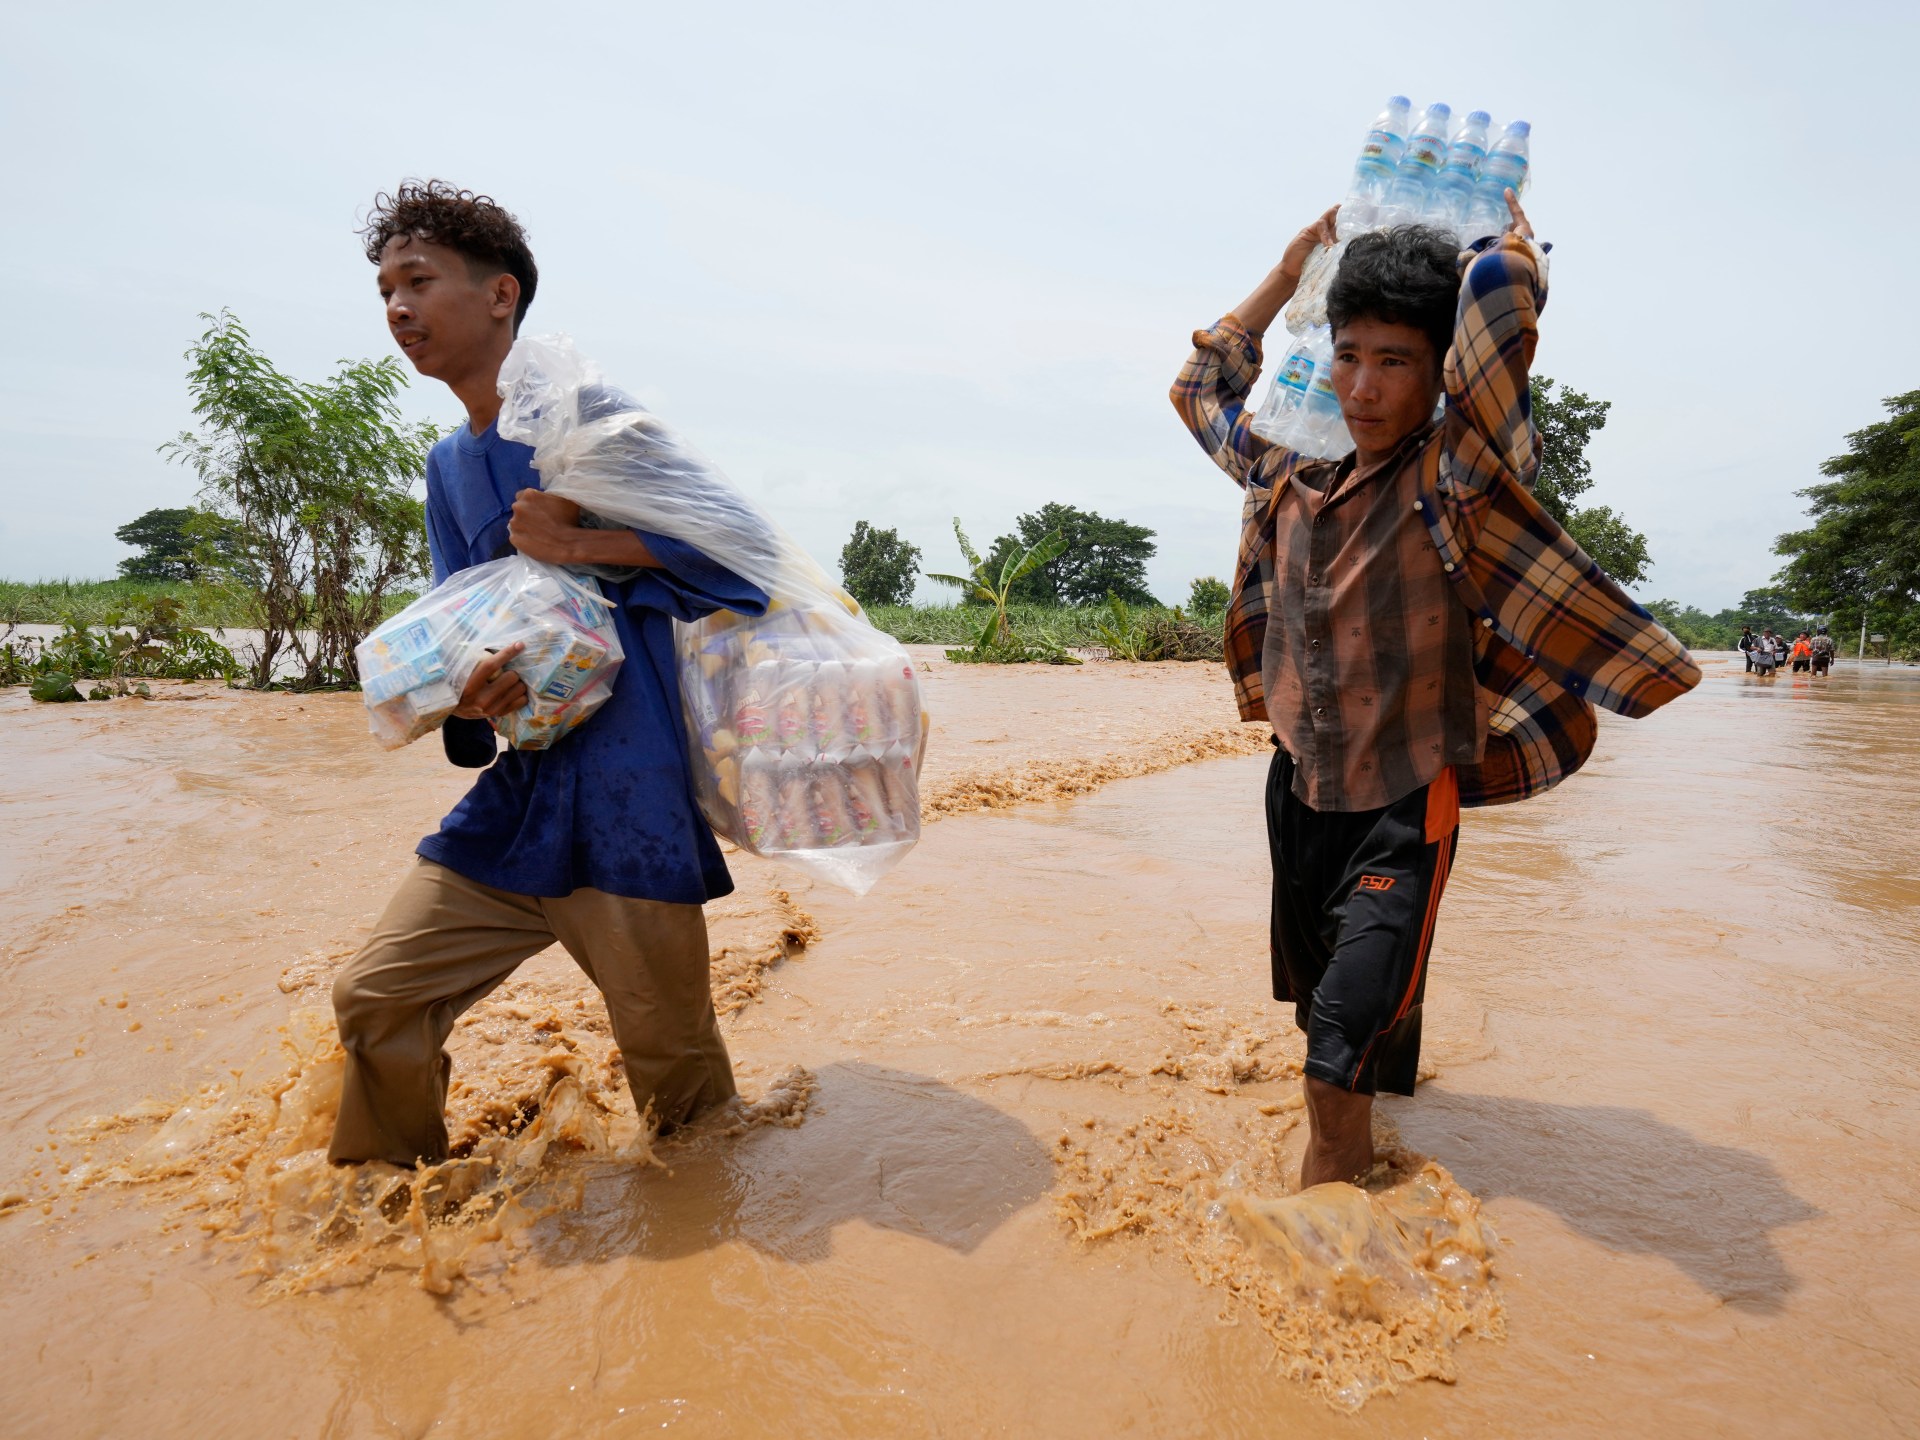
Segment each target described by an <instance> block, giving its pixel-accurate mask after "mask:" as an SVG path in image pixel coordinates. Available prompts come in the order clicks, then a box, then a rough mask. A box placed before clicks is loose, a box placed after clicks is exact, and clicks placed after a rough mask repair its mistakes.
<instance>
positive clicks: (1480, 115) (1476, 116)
mask: <svg viewBox="0 0 1920 1440" xmlns="http://www.w3.org/2000/svg"><path fill="white" fill-rule="evenodd" d="M1476 120H1477V121H1479V122H1480V123H1481V124H1482V125H1491V124H1492V123H1493V117H1492V116H1491V115H1489V114H1487V112H1486V111H1484V110H1475V111H1474V112H1473V113H1472V114H1471V115H1469V116H1467V123H1468V124H1472V123H1473V122H1474V121H1476Z"/></svg>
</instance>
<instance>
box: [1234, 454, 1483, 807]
mask: <svg viewBox="0 0 1920 1440" xmlns="http://www.w3.org/2000/svg"><path fill="white" fill-rule="evenodd" d="M1430 435H1431V430H1430V429H1422V430H1421V431H1420V432H1418V433H1417V434H1415V435H1412V436H1409V437H1408V438H1407V439H1406V440H1404V441H1402V442H1401V444H1400V446H1399V448H1398V449H1397V450H1396V451H1395V453H1394V455H1393V456H1392V457H1391V458H1390V459H1387V460H1384V461H1382V462H1380V463H1379V464H1378V465H1375V466H1373V467H1371V469H1369V470H1366V471H1359V470H1356V468H1355V464H1354V458H1353V457H1352V456H1351V455H1349V456H1348V457H1347V458H1346V459H1345V460H1342V461H1340V462H1338V464H1335V463H1333V462H1329V461H1319V462H1312V463H1307V464H1303V465H1300V466H1297V467H1295V468H1294V469H1293V470H1292V471H1291V473H1290V474H1288V475H1287V477H1286V478H1285V479H1284V480H1282V481H1278V482H1276V484H1275V486H1274V491H1273V504H1272V511H1271V514H1272V517H1273V519H1272V525H1273V536H1274V546H1273V586H1274V590H1275V593H1277V594H1281V595H1287V596H1292V597H1296V598H1297V602H1298V603H1296V604H1291V605H1288V606H1286V607H1285V608H1284V609H1281V610H1279V611H1278V613H1275V614H1270V615H1269V617H1268V620H1267V633H1266V643H1265V644H1264V646H1263V647H1262V650H1261V657H1260V671H1261V679H1262V682H1263V685H1262V688H1263V689H1264V690H1265V692H1266V697H1267V717H1268V719H1270V720H1271V721H1272V722H1273V733H1274V734H1275V735H1277V736H1278V737H1279V738H1280V743H1281V744H1282V745H1284V746H1285V747H1286V749H1287V753H1288V754H1289V755H1291V756H1293V758H1294V761H1295V762H1296V765H1295V770H1294V782H1293V783H1294V793H1295V794H1296V795H1298V796H1299V797H1300V798H1301V799H1302V800H1304V801H1306V803H1307V804H1308V805H1310V806H1312V807H1313V808H1314V809H1315V810H1375V809H1378V808H1380V807H1381V806H1384V805H1391V804H1392V803H1393V802H1394V801H1396V800H1398V799H1399V798H1400V797H1401V796H1403V795H1407V794H1410V793H1411V792H1412V791H1414V790H1417V789H1419V788H1420V787H1421V786H1422V785H1425V784H1426V783H1427V782H1428V781H1430V780H1432V779H1433V778H1434V777H1435V776H1436V775H1438V774H1439V773H1440V772H1441V771H1442V770H1444V769H1446V768H1447V766H1449V765H1456V764H1470V763H1472V762H1473V761H1476V760H1478V759H1479V758H1480V749H1481V744H1482V741H1483V737H1484V736H1485V734H1486V724H1487V714H1486V708H1485V705H1484V703H1483V702H1482V701H1481V700H1480V696H1479V687H1478V686H1476V685H1475V684H1474V679H1473V631H1472V625H1471V619H1470V617H1469V616H1468V614H1467V612H1466V611H1465V610H1463V609H1462V608H1461V607H1460V604H1459V602H1458V601H1457V600H1455V599H1454V597H1453V593H1452V587H1451V586H1450V585H1449V584H1448V583H1447V577H1446V572H1445V571H1443V570H1442V569H1441V568H1440V560H1439V558H1438V557H1437V556H1436V555H1435V553H1434V548H1433V540H1432V537H1431V536H1429V535H1428V534H1427V527H1426V526H1425V525H1423V524H1422V523H1421V522H1420V513H1419V507H1420V506H1421V504H1422V502H1421V499H1420V488H1419V487H1420V472H1419V466H1418V465H1417V464H1416V463H1415V462H1416V461H1417V459H1418V457H1419V454H1420V450H1421V449H1422V447H1423V446H1424V445H1425V444H1426V442H1427V441H1428V439H1429V438H1430Z"/></svg>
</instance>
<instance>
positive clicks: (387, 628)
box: [354, 555, 624, 750]
mask: <svg viewBox="0 0 1920 1440" xmlns="http://www.w3.org/2000/svg"><path fill="white" fill-rule="evenodd" d="M514 644H519V645H522V646H524V647H525V648H524V649H523V650H521V652H520V653H519V654H518V655H516V656H515V657H514V658H513V659H512V660H510V661H508V662H507V668H508V669H510V670H512V671H514V672H516V673H517V674H518V675H519V676H520V677H521V679H523V680H524V681H526V685H527V695H528V697H529V699H528V701H527V703H526V704H525V705H523V706H522V707H521V708H520V709H518V710H515V711H512V712H510V713H509V714H506V715H503V716H501V717H500V718H499V719H497V720H495V721H494V722H493V728H494V729H495V730H497V731H499V732H500V734H502V735H503V736H505V737H506V740H507V743H508V744H509V745H511V746H513V747H514V748H515V749H517V750H544V749H546V748H547V747H548V746H549V745H551V744H553V742H554V741H555V740H558V739H559V738H560V737H561V736H562V735H564V734H566V733H567V731H569V730H571V729H572V728H573V727H574V726H576V725H578V724H579V723H580V722H581V721H582V720H585V719H586V718H587V717H588V716H589V715H591V714H592V713H593V712H594V711H595V710H598V709H599V708H600V707H601V705H603V704H605V703H606V699H607V696H608V695H610V694H611V693H612V691H613V677H614V676H615V675H616V674H618V673H619V670H620V662H621V660H622V659H623V658H624V654H623V652H622V650H621V648H620V637H619V636H618V635H617V634H616V633H615V631H614V628H613V612H612V607H611V606H610V605H609V604H608V603H607V600H606V598H605V597H604V596H602V595H601V593H600V591H599V589H598V588H597V587H596V586H595V585H594V584H593V583H592V582H591V581H585V580H581V579H579V578H578V577H576V576H573V575H570V574H568V573H567V572H566V571H565V570H562V569H559V568H557V567H555V566H552V565H543V564H541V563H540V562H539V561H537V560H529V559H527V558H526V557H525V556H523V555H514V556H510V557H509V558H507V559H505V560H495V561H493V562H492V563H490V564H486V565H475V566H474V567H472V568H471V569H468V570H462V571H459V572H458V573H456V574H453V575H450V576H448V577H447V579H446V580H445V581H444V582H443V583H441V584H440V585H438V586H437V587H435V588H434V589H433V590H431V591H429V592H428V593H427V594H425V595H423V596H421V597H420V598H419V599H418V600H416V601H414V602H413V604H411V605H409V606H408V607H407V608H406V609H404V610H402V611H401V612H400V613H399V614H398V615H396V616H394V617H393V618H392V619H391V620H389V621H387V622H386V623H385V624H383V625H381V626H380V627H379V628H378V629H377V630H375V631H374V632H373V633H372V634H371V635H369V636H368V637H367V638H366V639H365V640H363V641H361V642H360V644H359V646H358V648H356V649H355V651H354V658H355V659H356V660H357V661H359V664H360V688H361V694H362V698H363V699H364V700H365V701H366V705H367V721H368V725H369V727H370V728H371V729H372V731H373V735H374V738H375V739H376V740H378V741H379V742H380V743H381V744H382V745H384V746H386V748H387V749H389V750H397V749H399V748H400V747H401V746H402V745H407V744H410V743H411V742H413V741H415V740H418V739H419V738H420V737H421V736H422V735H425V734H427V733H429V732H430V731H433V730H435V729H437V728H439V726H440V723H441V722H442V721H444V720H445V719H446V718H447V716H449V715H451V714H452V713H453V710H454V707H455V706H456V705H458V704H459V703H460V694H461V692H462V691H463V690H464V689H465V688H466V685H467V681H468V680H469V679H470V678H471V677H472V675H473V671H474V667H475V666H476V665H478V664H479V663H480V662H481V660H483V659H484V658H485V657H486V656H488V655H491V654H494V653H496V652H498V651H500V650H503V649H505V648H506V647H507V646H509V645H514Z"/></svg>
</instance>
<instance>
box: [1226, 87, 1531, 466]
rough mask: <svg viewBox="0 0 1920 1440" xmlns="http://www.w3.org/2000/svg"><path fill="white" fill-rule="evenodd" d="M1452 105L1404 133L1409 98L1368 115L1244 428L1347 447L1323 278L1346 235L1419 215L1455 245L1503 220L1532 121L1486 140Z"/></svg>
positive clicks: (1482, 124)
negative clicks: (1331, 235) (1332, 218)
mask: <svg viewBox="0 0 1920 1440" xmlns="http://www.w3.org/2000/svg"><path fill="white" fill-rule="evenodd" d="M1452 115H1453V109H1452V107H1451V106H1449V105H1446V104H1443V103H1440V102H1438V101H1436V102H1435V103H1434V104H1432V105H1429V106H1427V108H1426V112H1425V113H1424V114H1423V115H1422V116H1421V117H1420V121H1419V123H1418V124H1417V125H1414V126H1413V128H1412V133H1408V121H1409V120H1411V119H1412V116H1413V105H1412V102H1411V101H1409V100H1408V99H1407V97H1406V96H1404V95H1395V96H1394V97H1393V98H1392V99H1390V100H1389V101H1387V105H1386V108H1385V109H1384V110H1382V111H1381V112H1380V114H1379V115H1378V116H1376V117H1375V119H1374V122H1373V125H1372V127H1371V128H1369V129H1368V131H1367V138H1366V140H1365V141H1364V142H1363V143H1362V145H1361V147H1360V158H1359V159H1358V160H1357V161H1355V163H1354V167H1353V178H1352V180H1351V182H1350V183H1349V185H1348V187H1347V198H1346V199H1345V200H1344V201H1342V202H1341V205H1340V215H1339V220H1338V222H1337V227H1336V228H1337V231H1338V237H1339V239H1338V243H1337V244H1335V245H1333V246H1331V247H1329V246H1325V245H1323V246H1321V247H1320V248H1318V249H1317V250H1315V251H1314V252H1313V255H1312V256H1311V257H1310V258H1309V259H1308V261H1307V264H1306V268H1305V269H1304V270H1303V271H1302V273H1301V276H1300V286H1299V288H1298V289H1297V290H1296V291H1295V292H1294V296H1293V300H1292V302H1291V303H1290V304H1289V305H1288V306H1287V314H1286V320H1287V329H1288V331H1289V332H1291V333H1292V335H1293V336H1294V343H1293V346H1292V347H1291V348H1290V349H1289V350H1288V351H1287V353H1286V355H1285V356H1284V357H1283V358H1282V359H1281V361H1280V364H1279V366H1278V367H1277V368H1276V369H1275V371H1274V377H1273V384H1272V385H1271V386H1270V387H1269V389H1268V391H1267V398H1266V402H1265V403H1264V404H1263V405H1262V406H1261V407H1260V413H1259V414H1258V415H1256V416H1255V417H1254V419H1253V432H1254V434H1256V435H1259V436H1261V437H1262V438H1264V439H1267V440H1271V441H1273V442H1274V443H1275V444H1276V445H1284V446H1286V447H1287V448H1288V449H1290V450H1296V451H1298V452H1299V453H1300V454H1302V455H1310V456H1314V457H1316V458H1320V459H1328V460H1335V459H1339V458H1340V457H1341V456H1343V455H1345V454H1346V453H1347V452H1348V451H1350V450H1352V449H1353V437H1352V436H1351V435H1349V434H1348V433H1347V427H1346V423H1345V422H1344V421H1343V420H1342V419H1341V418H1340V405H1339V401H1338V400H1337V399H1336V398H1335V397H1334V393H1333V332H1332V331H1331V329H1329V327H1328V325H1327V287H1328V286H1330V285H1331V284H1332V283H1333V277H1334V272H1335V271H1336V270H1338V269H1339V267H1340V257H1341V256H1342V255H1343V254H1345V253H1346V248H1347V244H1348V242H1349V241H1351V240H1352V239H1353V237H1354V236H1356V235H1361V234H1364V233H1365V232H1367V231H1369V230H1378V229H1382V228H1384V227H1386V226H1389V225H1412V224H1420V225H1430V226H1432V227H1434V228H1435V229H1437V230H1440V231H1443V232H1444V233H1446V234H1448V235H1451V236H1452V237H1453V238H1454V240H1455V241H1456V242H1457V243H1458V244H1460V245H1463V246H1465V245H1471V244H1473V243H1475V242H1476V241H1478V240H1481V239H1483V238H1485V237H1486V236H1489V235H1498V234H1499V233H1500V232H1501V231H1502V230H1504V229H1505V228H1506V226H1507V222H1508V220H1509V218H1510V215H1509V212H1508V210H1507V202H1506V192H1507V191H1508V190H1512V191H1514V192H1515V193H1519V192H1521V191H1524V190H1525V189H1526V186H1527V180H1528V178H1529V174H1528V162H1529V144H1530V141H1529V137H1530V136H1531V134H1532V133H1533V127H1532V126H1530V125H1529V124H1528V123H1527V122H1526V121H1525V120H1515V121H1513V122H1511V123H1510V124H1508V125H1507V127H1506V128H1505V129H1504V130H1502V131H1501V132H1500V134H1499V138H1498V139H1497V140H1494V141H1493V143H1492V146H1491V148H1489V146H1488V140H1489V137H1490V136H1491V135H1492V134H1493V117H1492V116H1490V115H1488V114H1487V112H1486V111H1484V110H1475V111H1473V112H1472V113H1470V114H1469V115H1468V116H1467V118H1466V119H1465V120H1463V121H1461V122H1460V124H1459V125H1458V126H1451V125H1450V122H1451V119H1452Z"/></svg>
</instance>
